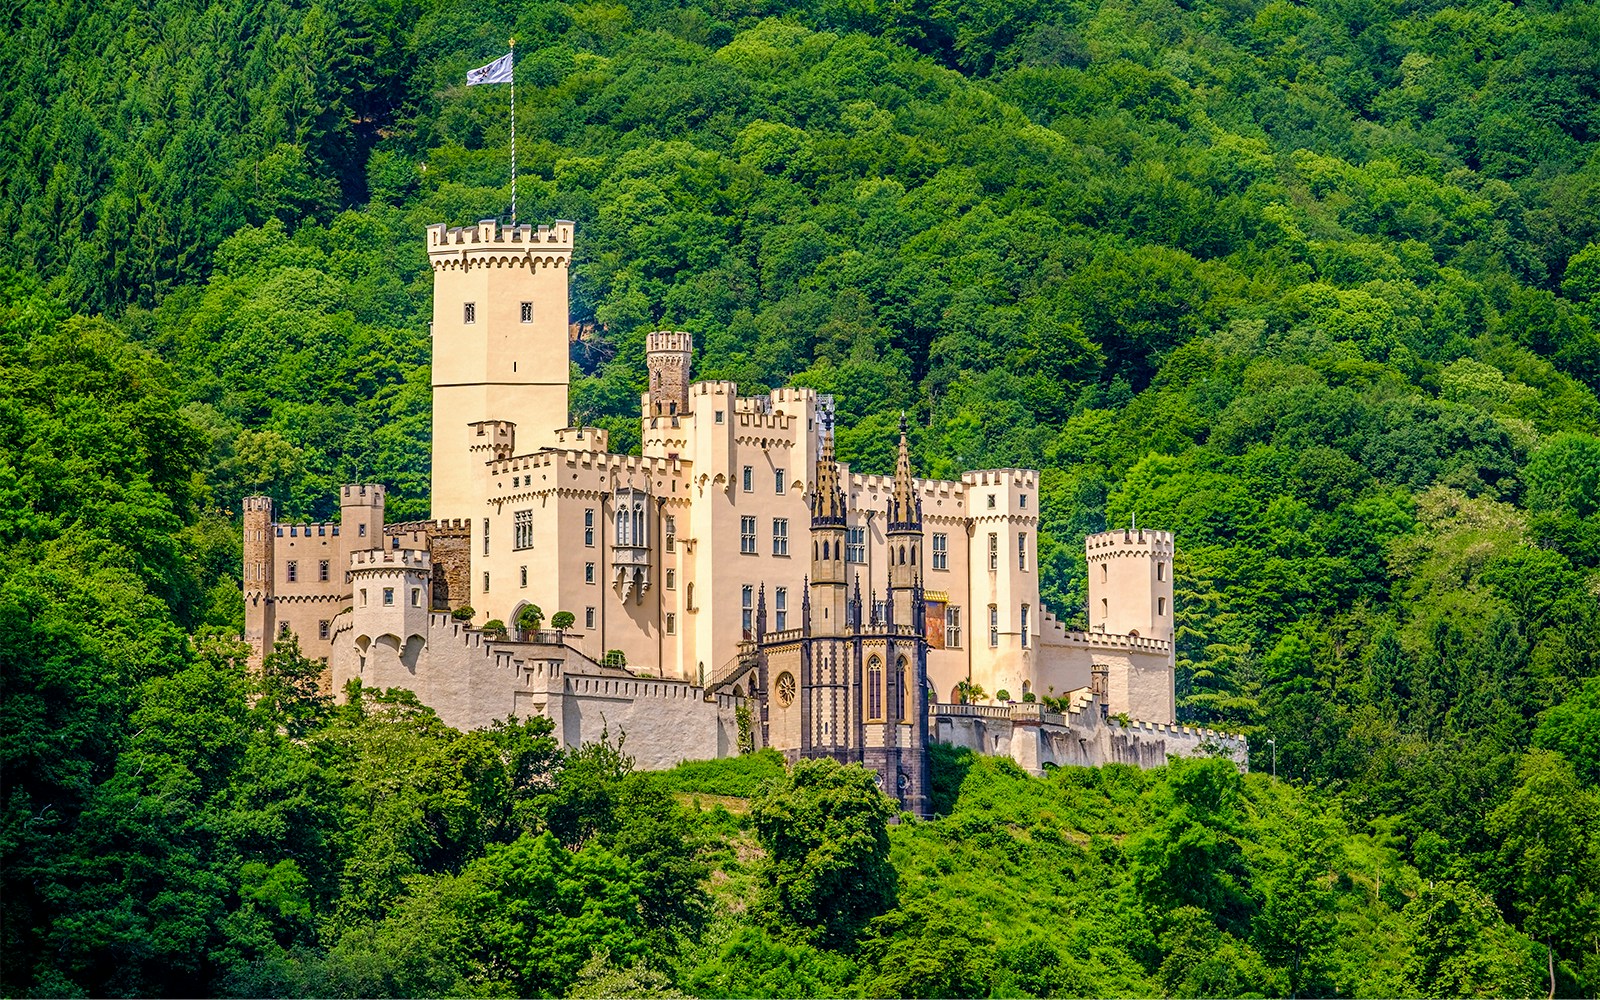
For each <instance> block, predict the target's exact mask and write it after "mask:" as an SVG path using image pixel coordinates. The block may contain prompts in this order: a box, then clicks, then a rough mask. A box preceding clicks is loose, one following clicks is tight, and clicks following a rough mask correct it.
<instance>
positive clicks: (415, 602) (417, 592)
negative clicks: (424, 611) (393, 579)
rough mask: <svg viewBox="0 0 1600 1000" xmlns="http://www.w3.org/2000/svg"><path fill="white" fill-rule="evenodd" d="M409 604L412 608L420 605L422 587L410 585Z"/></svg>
mask: <svg viewBox="0 0 1600 1000" xmlns="http://www.w3.org/2000/svg"><path fill="white" fill-rule="evenodd" d="M411 606H412V607H413V608H420V607H422V588H421V587H412V588H411Z"/></svg>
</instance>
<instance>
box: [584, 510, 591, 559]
mask: <svg viewBox="0 0 1600 1000" xmlns="http://www.w3.org/2000/svg"><path fill="white" fill-rule="evenodd" d="M583 544H585V545H587V546H589V547H590V548H591V549H592V548H594V508H593V507H590V508H589V509H587V510H585V511H584V512H583Z"/></svg>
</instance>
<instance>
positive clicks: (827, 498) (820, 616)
mask: <svg viewBox="0 0 1600 1000" xmlns="http://www.w3.org/2000/svg"><path fill="white" fill-rule="evenodd" d="M819 416H820V418H821V419H820V421H819V422H820V423H821V425H822V426H821V436H822V447H821V448H820V449H818V451H817V467H816V470H815V472H814V474H813V476H812V481H813V483H814V486H813V489H812V493H811V583H810V588H811V594H810V597H811V602H810V609H809V613H808V614H809V617H808V626H809V627H810V629H811V632H812V634H813V635H839V634H840V633H842V632H843V631H844V629H845V602H846V600H847V595H846V589H847V581H846V580H845V561H844V539H845V510H846V507H845V499H844V488H843V487H842V486H841V485H840V483H839V462H838V459H837V458H836V457H835V455H834V450H833V415H832V413H830V412H828V411H826V410H820V412H819Z"/></svg>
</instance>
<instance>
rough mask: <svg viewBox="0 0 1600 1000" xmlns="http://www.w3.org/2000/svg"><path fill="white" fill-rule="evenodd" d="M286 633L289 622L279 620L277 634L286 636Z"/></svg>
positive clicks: (287, 632)
mask: <svg viewBox="0 0 1600 1000" xmlns="http://www.w3.org/2000/svg"><path fill="white" fill-rule="evenodd" d="M288 634H289V623H288V622H279V623H278V635H280V636H286V635H288Z"/></svg>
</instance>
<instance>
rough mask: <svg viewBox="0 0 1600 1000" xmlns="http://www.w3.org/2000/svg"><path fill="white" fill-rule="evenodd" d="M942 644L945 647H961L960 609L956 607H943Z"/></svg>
mask: <svg viewBox="0 0 1600 1000" xmlns="http://www.w3.org/2000/svg"><path fill="white" fill-rule="evenodd" d="M944 644H945V647H946V648H947V649H960V648H961V609H960V608H958V607H954V606H951V607H947V608H945V609H944Z"/></svg>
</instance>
